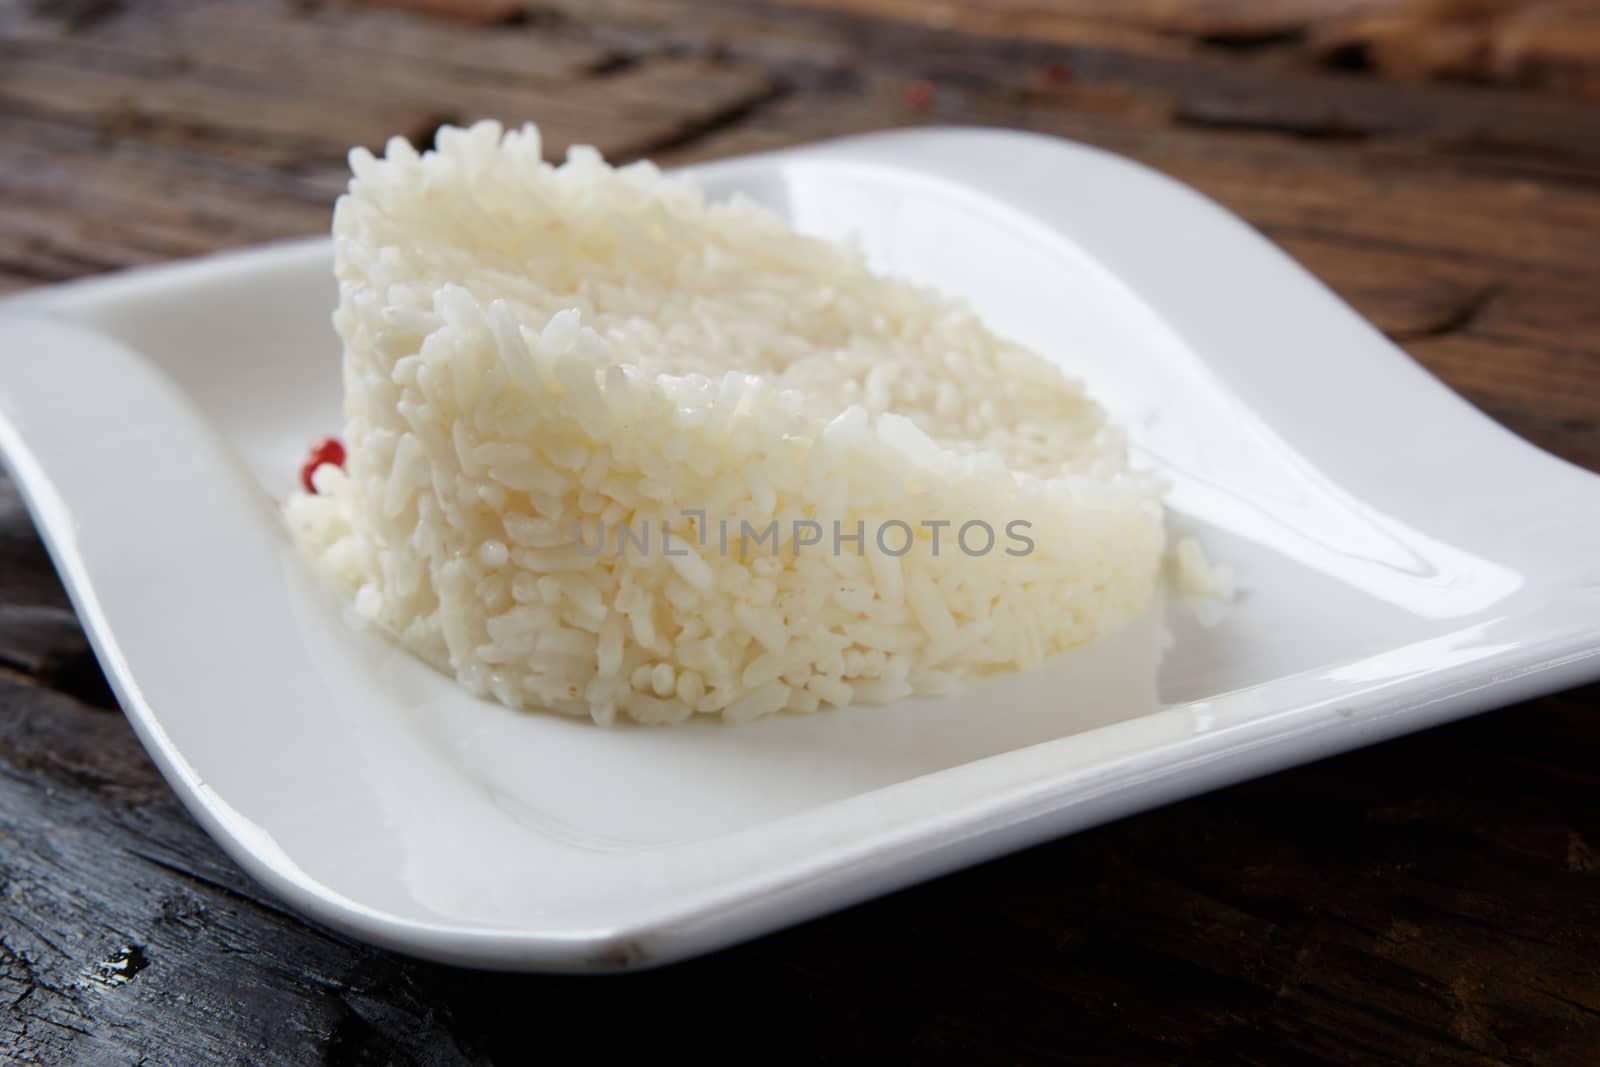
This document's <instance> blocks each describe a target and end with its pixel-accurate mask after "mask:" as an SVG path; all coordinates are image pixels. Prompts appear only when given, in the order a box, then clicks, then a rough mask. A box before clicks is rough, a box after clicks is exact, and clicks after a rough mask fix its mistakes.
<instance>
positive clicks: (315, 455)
mask: <svg viewBox="0 0 1600 1067" xmlns="http://www.w3.org/2000/svg"><path fill="white" fill-rule="evenodd" d="M324 463H332V464H333V465H334V466H335V467H343V466H344V445H342V444H340V442H339V439H338V438H337V437H324V438H323V439H322V440H320V441H318V442H317V443H316V444H314V445H312V446H311V451H310V452H309V453H307V454H306V461H305V463H304V464H303V465H302V466H301V468H300V484H301V485H303V486H305V488H306V492H308V493H315V492H316V491H317V487H316V485H315V484H314V483H313V482H312V481H311V476H312V475H313V474H315V473H316V470H317V468H318V467H320V466H322V465H323V464H324Z"/></svg>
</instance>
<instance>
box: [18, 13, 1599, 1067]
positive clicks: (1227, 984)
mask: <svg viewBox="0 0 1600 1067" xmlns="http://www.w3.org/2000/svg"><path fill="white" fill-rule="evenodd" d="M1595 7H1596V5H1595V4H1593V3H1560V4H1557V3H1554V2H1553V0H1544V2H1539V3H1530V4H1512V3H1507V2H1498V0H1488V2H1479V0H1473V2H1471V3H1466V2H1444V3H1440V2H1434V0H1420V2H1411V0H1392V2H1383V3H1373V2H1370V0H1250V2H1244V3H1239V2H1233V0H1228V2H1222V0H1215V2H1212V0H1206V2H1203V3H1196V4H1183V5H1178V4H1171V3H1167V2H1165V0H1135V2H1122V0H998V2H987V0H935V2H931V3H924V2H922V0H540V2H537V3H523V2H514V0H387V2H383V0H369V2H365V3H359V4H357V3H347V2H341V0H320V2H317V0H312V2H306V0H293V2H291V0H281V2H280V0H259V2H245V0H226V2H222V3H202V2H200V0H139V2H132V0H35V2H31V3H27V4H20V3H10V4H0V290H3V289H11V288H19V287H24V286H28V285H32V284H38V283H42V282H49V281H53V280H58V279H63V278H70V277H76V276H80V275H84V274H90V273H96V272H99V271H105V270H112V269H116V268H118V267H123V266H129V265H134V264H139V263H148V262H156V261H161V260H165V259H171V258H175V257H179V256H185V255H192V254H196V253H200V252H205V251H210V250H214V249H218V248H224V247H230V246H239V245H245V244H250V243H254V242H257V241H261V240H265V239H269V238H274V237H282V236H290V235H297V234H306V233H313V232H317V231H319V230H322V229H324V228H325V227H326V225H327V221H328V210H329V206H330V204H331V202H332V199H333V197H334V196H336V195H337V193H338V191H339V190H340V188H341V187H342V184H343V181H344V174H343V168H344V164H343V156H344V153H345V151H346V149H347V148H348V147H349V146H350V145H352V144H363V145H368V146H377V145H379V144H381V143H382V142H383V140H384V139H385V138H387V137H388V136H390V135H392V134H396V133H398V134H402V135H405V136H408V137H411V138H413V139H415V140H418V141H424V142H425V141H426V140H428V139H429V138H430V137H431V136H432V132H433V130H434V129H435V127H436V126H437V125H438V124H439V123H440V122H444V121H466V120H470V119H473V118H477V117H481V116H493V117H498V118H501V119H504V120H506V121H509V122H521V121H524V120H527V119H534V120H537V121H539V122H540V123H541V125H542V126H543V128H544V130H545V134H546V140H547V144H548V146H549V151H550V153H551V154H552V156H556V155H559V154H560V153H562V152H563V151H565V149H566V147H567V146H568V145H570V144H573V143H577V142H583V141H587V142H594V143H597V144H599V145H600V146H601V147H602V148H603V149H604V150H606V151H607V152H608V153H611V154H613V155H616V156H618V157H621V158H633V157H637V156H640V155H655V156H660V157H662V158H663V159H664V160H666V161H668V162H674V161H678V162H681V161H688V160H693V159H699V158H706V157H710V156H716V155H723V154H728V153H732V152H738V151H748V150H754V149H760V148H767V147H775V146H779V145H785V144H791V143H795V142H797V141H800V140H806V139H811V138H819V137H825V136H831V135H836V134H840V133H847V132H853V131H858V130H867V129H876V128H882V127H884V126H891V125H905V124H918V123H942V122H975V123H991V124H1005V125H1014V126H1021V127H1026V128H1031V129H1036V130H1042V131H1046V132H1052V133H1057V134H1060V135H1063V136H1068V137H1074V138H1077V139H1080V140H1084V141H1087V142H1090V143H1093V144H1098V145H1102V146H1104V147H1107V148H1110V149H1112V150H1115V151H1119V152H1123V153H1125V154H1128V155H1130V156H1132V157H1134V158H1137V159H1140V160H1143V161H1145V162H1148V163H1150V164H1152V165H1154V166H1157V167H1159V168H1161V169H1163V170H1165V171H1167V172H1169V173H1171V174H1173V175H1175V176H1177V177H1179V178H1181V179H1183V180H1185V181H1188V182H1190V183H1192V184H1194V185H1195V186H1197V187H1198V188H1200V189H1201V190H1203V191H1205V192H1206V193H1208V194H1210V195H1211V196H1214V197H1216V198H1217V199H1219V200H1220V201H1222V202H1223V203H1225V204H1226V205H1228V206H1229V207H1231V208H1232V209H1234V210H1235V211H1237V212H1239V213H1240V214H1241V215H1243V216H1244V217H1245V218H1246V219H1248V220H1249V221H1250V222H1252V223H1253V224H1255V225H1256V226H1258V227H1260V228H1261V229H1262V230H1264V231H1265V232H1266V233H1267V234H1269V235H1270V236H1272V237H1273V238H1274V239H1275V240H1277V241H1279V243H1281V244H1282V245H1283V246H1284V247H1285V248H1287V249H1288V250H1289V251H1290V252H1291V253H1292V254H1293V255H1295V256H1296V257H1297V258H1298V259H1300V260H1301V261H1302V262H1304V263H1305V264H1306V265H1307V266H1308V267H1309V268H1310V269H1311V270H1313V271H1314V272H1315V273H1317V274H1318V275H1319V276H1321V277H1322V278H1323V279H1324V280H1325V281H1327V282H1328V283H1329V284H1330V285H1331V286H1333V287H1334V288H1335V289H1336V290H1337V291H1339V292H1340V293H1341V294H1342V295H1343V296H1345V297H1346V298H1347V299H1349V300H1350V301H1352V302H1353V303H1354V304H1355V305H1356V307H1357V308H1359V309H1360V310H1361V311H1362V312H1364V313H1365V314H1367V315H1368V316H1369V317H1371V318H1372V319H1373V321H1374V322H1375V323H1376V324H1377V325H1378V326H1379V327H1380V328H1382V329H1384V330H1385V331H1387V332H1388V333H1389V334H1390V336H1392V337H1394V338H1395V339H1396V340H1397V341H1398V342H1399V343H1400V344H1401V345H1402V346H1403V347H1405V348H1406V349H1407V350H1408V351H1410V352H1411V353H1412V354H1413V355H1415V356H1416V357H1417V358H1418V359H1420V360H1421V361H1423V362H1424V363H1425V364H1426V365H1427V366H1428V367H1430V368H1431V369H1432V370H1434V371H1435V372H1436V373H1438V374H1439V375H1440V376H1441V377H1443V378H1444V379H1445V380H1446V381H1447V382H1449V383H1450V384H1451V385H1453V386H1455V387H1456V388H1458V389H1460V390H1462V391H1463V393H1464V394H1465V395H1466V396H1467V397H1468V398H1469V399H1471V400H1472V401H1474V402H1475V403H1477V404H1479V405H1480V406H1481V407H1482V408H1483V409H1484V410H1486V411H1487V412H1488V413H1489V414H1491V415H1493V416H1494V417H1496V418H1498V419H1500V420H1502V421H1503V422H1505V423H1506V424H1507V425H1509V426H1510V427H1511V428H1512V429H1514V430H1516V431H1517V432H1519V433H1522V434H1524V435H1525V436H1528V437H1530V438H1531V439H1533V440H1534V441H1536V442H1537V443H1539V444H1541V445H1544V446H1545V447H1547V448H1549V449H1551V450H1552V451H1555V452H1557V453H1558V454H1561V455H1564V456H1566V457H1568V458H1570V459H1572V460H1574V461H1576V462H1579V463H1582V464H1585V465H1587V466H1589V467H1591V468H1594V469H1597V470H1600V432H1597V431H1600V305H1597V302H1596V300H1595V299H1594V298H1595V295H1596V294H1597V293H1600V112H1597V111H1596V109H1595V105H1594V94H1595V93H1597V92H1600V79H1597V78H1596V72H1597V70H1600V58H1597V56H1596V50H1595V48H1594V44H1593V42H1594V37H1593V34H1592V27H1593V25H1594V18H1595V16H1594V15H1593V12H1594V10H1595ZM418 12H424V13H426V14H427V15H430V16H433V17H425V16H424V15H419V14H418ZM913 85H917V86H918V88H917V89H916V90H915V91H910V92H908V87H910V86H913ZM1293 355H1294V354H1293V353H1286V358H1293ZM3 381H4V379H3V369H0V387H3ZM1597 706H1600V690H1594V689H1591V690H1586V691H1581V692H1576V693H1570V694H1566V695H1564V696H1561V697H1557V698H1552V699H1548V700H1542V701H1538V702H1535V703H1533V704H1528V705H1524V706H1522V707H1519V708H1514V709H1508V710H1506V711H1504V712H1500V713H1496V714H1494V715H1491V716H1487V717H1483V718H1480V719H1477V720H1474V721H1471V722H1467V723H1462V724H1458V725H1455V726H1451V727H1448V728H1445V729H1440V730H1435V731H1432V732H1430V733H1428V734H1426V735H1423V736H1419V737H1415V738H1411V739H1407V740H1404V741H1401V742H1397V743H1393V744H1390V745H1386V746H1383V747H1381V748H1378V749H1375V750H1372V751H1369V752H1364V753H1359V754H1355V755H1352V756H1347V757H1343V758H1341V759H1338V760H1333V761H1328V762H1325V763H1322V764H1319V765H1316V766H1312V767H1307V768H1302V769H1300V770H1297V771H1294V772H1290V773H1287V774H1283V775H1279V776H1276V777H1274V778H1271V779H1268V780H1265V781H1262V782H1257V783H1252V784H1250V785H1246V786H1242V787H1239V788H1236V789H1232V790H1228V791H1226V792H1223V793H1221V794H1217V795H1213V796H1210V797H1206V798H1202V799H1199V800H1195V801H1191V802H1188V803H1185V804H1183V805H1179V806H1177V807H1173V808H1169V809H1166V810H1163V811H1159V812H1156V813H1153V814H1150V815H1146V816H1142V817H1140V818H1136V819H1131V820H1127V821H1125V822H1123V823H1120V824H1117V825H1115V826H1110V827H1106V828H1103V829H1100V830H1097V831H1093V832H1090V833H1086V834H1082V835H1079V836H1077V837H1075V838H1072V839H1069V840H1066V841H1062V842H1059V843H1056V844H1053V845H1050V846H1048V847H1044V848H1040V849H1036V850H1034V851H1032V852H1029V853H1027V854H1025V855H1022V856H1019V857H1015V858H1012V859H1008V860H1005V861H1001V862H998V863H994V864H990V865H988V866H986V867H984V868H982V869H979V870H976V871H972V872H969V873H966V874H962V875H959V876H956V877H953V878H948V879H945V880H943V881H941V882H939V883H937V884H934V885H931V886H927V887H923V888H920V889H917V890H913V891H909V892H906V893H902V894H900V895H898V896H896V897H894V898H891V899H889V900H885V901H881V902H878V903H874V904H870V905H867V906H864V907H860V908H856V909H854V910H852V911H850V912H847V913H845V914H843V915H839V916H835V917H832V918H829V919H825V920H821V921H819V922H815V923H812V924H810V925H808V926H806V927H803V928H800V929H797V930H794V931H790V932H787V933H784V934H780V935H777V936H775V937H772V938H768V939H766V940H764V941H762V942H759V943H757V944H754V945H750V946H746V947H743V948H740V949H737V950H733V951H730V952H727V953H724V954H722V955H720V956H718V957H715V958H713V959H709V960H705V961H700V962H695V963H691V964H686V965H683V966H680V967H676V968H672V969H669V970H667V971H664V972H660V973H654V974H648V975H642V976H637V977H628V978H622V979H607V980H604V981H587V980H585V981H574V980H560V979H539V978H515V977H505V976H495V975H480V974H474V973H470V972H464V971H459V970H453V969H450V968H444V967H437V966H432V965H426V964H420V963H415V962H412V961H407V960H403V959H400V958H398V957H395V956H393V955H391V954H388V953H384V952H380V951H377V950H374V949H370V948H366V947H364V946H360V945H356V944H352V943H350V942H349V941H347V940H346V939H344V938H341V937H338V936H336V935H332V934H329V933H326V932H323V931H319V930H316V929H314V928H310V927H308V926H307V925H306V924H304V923H303V922H302V921H301V920H299V919H297V918H295V917H293V916H290V915H287V914H285V913H284V912H283V911H282V910H281V908H279V906H277V905H276V904H275V903H273V902H272V901H270V900H268V899H265V898H264V897H263V896H262V895H261V893H260V892H259V890H257V889H256V887H254V886H253V885H252V884H251V883H250V882H249V881H248V880H247V879H245V878H244V877H243V876H242V875H241V874H240V873H239V872H238V871H237V870H236V869H235V868H234V867H233V866H232V864H230V863H229V862H228V861H227V860H226V859H225V858H224V857H222V855H221V854H220V853H219V852H218V850H217V849H216V848H215V847H214V846H213V845H212V844H211V843H210V842H209V841H208V840H207V839H206V838H205V836H204V835H203V834H202V833H201V831H200V830H199V829H198V828H197V827H196V826H195V824H194V823H193V822H192V820H190V819H189V818H188V817H187V815H186V814H185V813H184V812H183V811H182V810H181V809H180V808H179V806H178V805H177V803H176V802H175V801H174V799H173V798H172V796H171V794H170V792H169V791H168V790H167V789H166V787H165V786H164V785H163V784H162V783H161V781H160V780H159V777H158V776H157V775H156V774H155V772H154V770H153V769H152V767H151V766H150V764H149V761H148V760H147V759H146V758H145V757H144V755H143V754H142V752H141V751H140V750H139V748H138V746H137V744H136V742H135V741H134V739H133V737H132V734H131V733H130V731H129V729H128V727H127V725H126V723H125V722H124V720H123V719H122V717H121V716H120V715H119V714H117V713H116V711H115V701H114V699H113V698H112V696H111V694H110V692H109V691H108V689H107V687H106V685H105V682H104V680H103V678H102V677H101V676H100V674H99V672H98V669H97V668H96V667H95V664H94V661H93V658H92V656H91V654H90V653H89V650H88V646H87V643H86V642H85V640H84V638H83V635H82V633H81V631H80V629H79V627H78V625H77V623H76V621H75V619H74V617H73V614H72V612H71V609H70V607H69V606H68V604H67V602H66V599H65V597H64V595H63V593H62V591H61V588H60V585H59V583H58V582H57V581H56V579H55V576H54V574H53V572H52V571H51V569H50V566H49V562H48V559H47V558H46V556H45V554H44V552H43V550H42V548H41V546H40V545H39V542H38V539H37V536H36V535H35V533H34V532H33V529H32V526H31V524H30V523H29V521H28V520H27V517H26V515H25V514H24V513H23V512H22V510H21V507H20V504H19V503H18V501H17V499H16V497H15V494H14V493H13V492H12V491H11V490H10V489H9V487H5V488H4V489H3V490H0V1061H5V1062H11V1061H19V1062H27V1061H30V1060H32V1061H36V1062H43V1063H85V1062H88V1063H97V1062H107V1063H128V1062H149V1063H189V1062H208V1061H218V1062H264V1063H278V1062H281V1063H303V1062H307V1061H316V1060H318V1059H321V1060H324V1061H327V1062H332V1063H390V1062H393V1063H437V1064H455V1063H488V1062H500V1061H507V1062H520V1061H522V1060H523V1059H525V1058H527V1056H528V1055H529V1054H530V1052H532V1053H537V1052H539V1051H541V1050H545V1049H552V1048H561V1047H564V1045H563V1044H562V1042H563V1041H564V1039H566V1038H568V1037H575V1038H577V1039H578V1040H582V1041H587V1042H589V1043H590V1045H591V1046H592V1047H593V1048H594V1049H595V1051H596V1053H597V1054H600V1055H605V1054H608V1053H629V1054H644V1055H651V1054H659V1053H660V1044H659V1043H660V1042H663V1041H667V1042H670V1043H672V1044H674V1045H682V1043H683V1042H684V1041H685V1040H687V1041H688V1042H692V1043H691V1044H689V1045H688V1047H689V1048H691V1049H693V1050H696V1051H699V1052H701V1053H702V1054H703V1053H704V1052H706V1051H715V1050H717V1049H728V1050H733V1051H739V1052H743V1053H745V1054H746V1056H747V1057H754V1056H756V1055H760V1054H761V1053H762V1052H763V1051H767V1050H774V1049H775V1050H777V1052H778V1053H780V1054H781V1056H782V1058H824V1059H840V1058H855V1057H858V1056H872V1057H875V1058H879V1059H885V1060H893V1061H896V1062H899V1061H907V1060H910V1061H921V1060H944V1061H956V1062H973V1061H977V1062H1007V1063H1014V1062H1019V1061H1032V1060H1040V1059H1070V1060H1077V1061H1088V1062H1107V1063H1112V1062H1115V1063H1123V1062H1144V1063H1167V1062H1200V1063H1204V1062H1218V1063H1222V1062H1226V1063H1240V1062H1242V1063H1283V1062H1308V1061H1309V1062H1346V1063H1397V1064H1398V1063H1468V1064H1492V1063H1517V1064H1522V1063H1552V1064H1590V1063H1593V1062H1595V1050H1596V1049H1597V1048H1600V790H1597V789H1596V786H1597V785H1600V776H1597V771H1596V768H1597V767H1600V732H1597V730H1596V718H1595V709H1596V707H1597Z"/></svg>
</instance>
